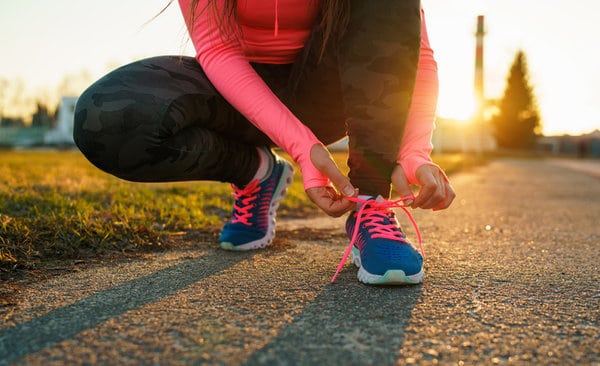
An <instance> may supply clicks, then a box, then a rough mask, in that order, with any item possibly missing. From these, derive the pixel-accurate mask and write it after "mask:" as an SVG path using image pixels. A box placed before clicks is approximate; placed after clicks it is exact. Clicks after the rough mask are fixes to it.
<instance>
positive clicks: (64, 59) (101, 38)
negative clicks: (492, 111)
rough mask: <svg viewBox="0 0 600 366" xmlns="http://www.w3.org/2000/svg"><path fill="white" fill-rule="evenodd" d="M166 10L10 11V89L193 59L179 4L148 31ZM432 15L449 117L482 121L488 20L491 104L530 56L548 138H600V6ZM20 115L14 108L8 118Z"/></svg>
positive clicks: (432, 6) (5, 53)
mask: <svg viewBox="0 0 600 366" xmlns="http://www.w3.org/2000/svg"><path fill="white" fill-rule="evenodd" d="M166 3H168V0H119V1H116V0H102V1H89V0H88V1H82V0H53V1H40V0H19V1H16V0H14V1H2V2H0V83H1V82H4V85H5V86H6V85H9V86H11V85H12V86H14V85H17V84H18V83H20V85H22V87H23V90H22V95H23V96H27V97H28V98H29V100H33V99H34V98H46V99H49V98H50V99H51V98H55V96H56V94H57V93H59V92H60V93H63V94H64V93H69V94H76V93H79V92H81V91H82V90H83V88H85V86H86V85H88V84H89V83H90V82H91V81H93V80H95V79H97V78H99V77H100V76H102V75H103V74H104V73H106V72H107V71H108V70H110V69H112V68H114V67H116V66H118V65H121V64H124V63H127V62H130V61H133V60H135V59H139V58H142V57H148V56H154V55H160V54H187V55H193V50H192V47H191V45H190V43H189V42H188V40H187V34H186V32H185V29H184V27H183V23H182V18H181V15H180V13H179V9H178V7H177V4H176V2H175V3H174V4H173V5H172V6H171V7H169V8H168V9H167V10H166V11H165V12H164V13H163V14H161V15H160V16H159V17H157V18H156V19H154V20H152V21H150V22H149V23H148V24H145V23H147V22H148V21H149V20H151V19H152V17H153V16H154V15H156V14H157V13H158V12H159V11H160V10H161V9H162V8H163V7H164V5H165V4H166ZM423 6H424V8H425V12H426V17H427V24H428V28H429V36H430V41H431V44H432V47H433V48H434V51H435V53H436V59H437V61H438V66H439V77H440V99H439V104H438V114H439V115H440V116H443V117H449V118H458V119H466V118H467V117H468V116H469V115H470V113H471V112H472V109H473V68H474V53H475V51H474V47H475V38H474V33H475V27H476V18H477V15H479V14H481V15H485V17H486V31H487V34H486V38H485V77H486V83H485V85H486V87H485V93H486V96H487V97H488V98H499V97H500V96H501V95H502V93H503V90H504V87H505V83H506V76H507V73H508V70H509V67H510V65H511V63H512V61H513V59H514V56H515V54H516V52H517V51H518V50H519V49H522V50H523V51H524V52H525V54H526V56H527V59H528V63H529V72H530V77H531V80H530V82H531V85H532V86H533V87H534V92H535V95H536V97H537V101H538V105H539V109H540V111H541V114H542V123H543V126H544V133H545V134H561V133H571V134H578V133H585V132H590V131H592V130H594V129H600V48H599V47H598V38H597V37H598V35H599V34H600V22H598V20H597V19H596V18H597V16H598V14H600V1H598V0H577V1H572V0H570V1H569V0H526V1H524V0H423ZM66 81H70V83H66ZM6 82H8V84H7V83H6ZM0 86H2V84H0ZM0 91H1V90H0ZM5 93H6V92H5ZM22 99H25V98H22ZM16 104H17V103H16V102H15V105H14V107H15V108H16V107H17V106H16ZM10 112H11V109H10V108H9V107H5V111H4V113H5V114H9V113H10ZM15 113H16V112H15Z"/></svg>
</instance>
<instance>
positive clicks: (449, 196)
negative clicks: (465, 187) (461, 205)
mask: <svg viewBox="0 0 600 366" xmlns="http://www.w3.org/2000/svg"><path fill="white" fill-rule="evenodd" d="M445 187H446V197H445V198H444V200H443V201H442V202H440V203H438V204H437V205H436V206H435V207H434V208H433V210H434V211H439V210H445V209H447V208H448V207H450V205H451V204H452V201H454V198H456V193H455V192H454V189H453V188H452V186H451V185H450V183H448V182H446V184H445Z"/></svg>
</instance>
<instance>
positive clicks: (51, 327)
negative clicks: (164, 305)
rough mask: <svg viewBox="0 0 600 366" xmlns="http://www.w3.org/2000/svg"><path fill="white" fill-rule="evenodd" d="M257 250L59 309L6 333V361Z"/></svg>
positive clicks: (2, 358)
mask: <svg viewBox="0 0 600 366" xmlns="http://www.w3.org/2000/svg"><path fill="white" fill-rule="evenodd" d="M253 255H254V253H225V254H224V253H223V251H215V252H214V253H210V254H208V255H206V256H204V257H202V258H198V259H193V260H188V261H185V262H183V263H181V264H178V265H175V266H172V267H168V268H165V269H162V270H160V271H156V272H154V273H152V274H150V275H147V276H143V277H139V278H136V279H134V280H131V281H127V282H124V283H122V284H120V285H118V286H115V287H112V288H110V289H108V290H106V291H102V292H100V293H98V294H95V295H93V296H90V297H88V298H86V299H83V300H80V301H78V302H76V303H73V304H71V305H68V306H65V307H62V308H59V309H56V310H53V311H51V312H49V313H47V314H45V315H43V316H40V317H38V318H35V319H32V320H30V321H28V322H25V323H22V324H19V325H17V326H15V327H12V328H8V329H5V330H3V331H1V332H0V365H4V364H9V363H11V362H14V361H16V360H18V359H20V358H22V357H24V356H26V355H28V354H32V353H35V352H37V351H39V350H41V349H42V348H44V347H48V346H51V345H52V344H55V343H58V342H61V341H63V340H66V339H70V338H72V337H73V336H75V335H76V334H77V333H79V332H81V331H83V330H86V329H90V328H93V327H95V326H96V325H98V324H100V323H102V322H104V321H106V320H108V319H110V318H114V317H117V316H119V315H121V314H123V313H125V312H127V311H129V310H132V309H136V308H139V307H142V306H144V305H146V304H149V303H152V302H155V301H159V300H161V299H162V298H164V297H166V296H169V295H171V294H173V293H175V292H177V291H179V290H181V289H183V288H184V287H186V286H189V285H191V284H193V283H195V282H198V281H200V280H202V279H205V278H207V277H210V276H212V275H214V274H216V273H218V272H221V271H223V270H225V269H227V268H229V267H231V266H233V265H235V264H237V263H239V262H241V261H243V260H246V259H248V258H250V257H252V256H253Z"/></svg>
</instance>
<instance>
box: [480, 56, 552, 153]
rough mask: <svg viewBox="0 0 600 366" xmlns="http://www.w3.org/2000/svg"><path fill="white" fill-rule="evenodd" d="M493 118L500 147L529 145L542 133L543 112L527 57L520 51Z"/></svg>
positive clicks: (530, 146)
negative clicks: (530, 77) (534, 90)
mask: <svg viewBox="0 0 600 366" xmlns="http://www.w3.org/2000/svg"><path fill="white" fill-rule="evenodd" d="M497 107H498V113H497V114H496V115H494V116H493V117H492V119H491V123H492V126H493V128H494V137H495V138H496V142H497V143H498V146H499V147H504V148H517V149H528V148H532V147H533V145H534V144H535V141H536V139H537V137H538V136H539V135H540V131H541V123H540V113H539V111H538V107H537V103H536V100H535V96H534V93H533V88H532V87H531V86H530V84H529V76H528V69H527V59H526V57H525V53H524V52H523V51H518V52H517V54H516V56H515V59H514V62H513V64H512V66H511V68H510V72H509V74H508V78H507V81H506V89H505V90H504V95H503V97H502V99H500V101H499V102H498V104H497Z"/></svg>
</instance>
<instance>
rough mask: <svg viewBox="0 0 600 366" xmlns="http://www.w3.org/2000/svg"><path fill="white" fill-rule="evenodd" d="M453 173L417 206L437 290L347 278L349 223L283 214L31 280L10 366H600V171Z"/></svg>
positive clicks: (430, 278)
mask: <svg viewBox="0 0 600 366" xmlns="http://www.w3.org/2000/svg"><path fill="white" fill-rule="evenodd" d="M452 182H453V186H454V187H455V189H456V191H457V195H458V196H457V199H456V201H455V203H454V204H453V206H452V207H451V208H450V209H448V210H446V211H443V212H436V213H433V212H425V211H421V210H416V211H415V217H416V219H417V221H418V223H419V225H420V227H421V231H422V232H423V236H424V241H425V248H426V277H425V282H424V283H423V284H422V285H419V286H405V287H373V286H366V285H363V284H360V283H359V282H358V281H357V280H356V269H355V268H354V267H353V266H352V265H351V263H348V264H347V265H346V267H345V268H344V270H343V271H342V272H341V274H340V276H339V277H338V279H337V281H336V282H335V283H333V284H331V283H330V282H329V281H330V278H331V276H332V275H333V273H334V271H335V268H336V266H337V262H338V261H339V259H340V257H341V255H342V253H343V250H344V247H345V245H346V243H347V239H346V238H345V234H344V233H343V229H342V228H343V222H344V221H343V219H330V218H327V217H322V216H319V217H310V218H306V219H301V220H298V219H297V220H280V222H279V227H278V237H277V239H276V241H275V242H274V243H273V245H272V246H270V247H269V248H267V249H265V250H262V251H257V252H253V253H229V252H224V251H222V250H220V249H217V245H216V244H215V243H207V242H202V243H197V245H196V246H194V247H193V248H192V249H186V250H181V251H178V250H171V251H168V252H164V253H156V254H147V255H145V257H144V258H138V259H135V260H133V259H130V260H121V261H115V262H111V263H105V262H98V263H84V264H81V265H80V266H79V267H75V268H73V269H72V270H71V271H68V272H65V273H62V274H61V275H60V276H51V277H48V278H46V279H41V280H40V281H38V282H36V283H33V284H28V285H26V286H24V287H23V288H22V289H21V290H20V292H19V294H18V296H17V298H16V299H15V300H14V303H13V304H12V306H5V307H3V308H2V309H1V310H2V311H1V312H0V319H2V322H1V323H0V365H10V364H16V365H70V364H73V365H79V364H105V365H140V364H142V365H196V364H210V365H213V364H214V365H369V364H372V365H394V364H401V365H404V364H544V365H547V364H556V365H564V364H568V365H600V324H599V322H600V274H599V268H600V264H599V263H600V179H599V178H598V175H595V174H589V172H586V171H584V170H581V169H579V170H576V169H571V168H569V166H567V165H565V164H555V163H554V162H552V161H541V160H535V161H533V160H502V161H496V162H492V163H490V164H489V165H486V166H485V167H481V168H477V169H474V170H472V171H467V172H463V173H460V174H456V175H455V176H453V177H452ZM399 216H400V214H399ZM401 222H402V223H403V226H405V227H406V231H407V233H408V236H409V237H412V238H414V233H413V232H412V230H411V229H410V225H409V224H408V221H406V220H404V219H401Z"/></svg>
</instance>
